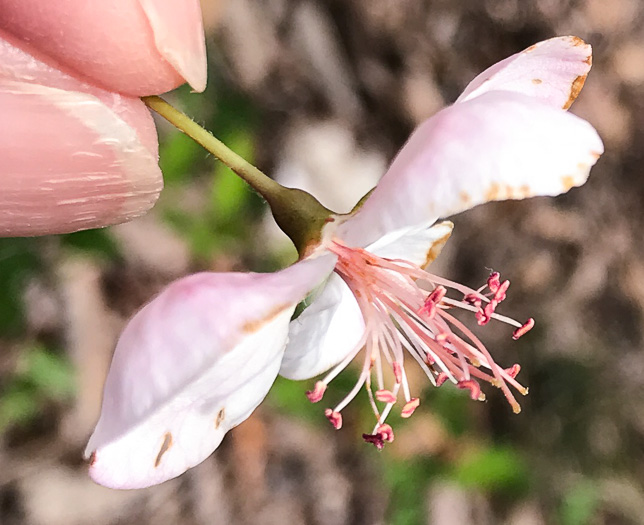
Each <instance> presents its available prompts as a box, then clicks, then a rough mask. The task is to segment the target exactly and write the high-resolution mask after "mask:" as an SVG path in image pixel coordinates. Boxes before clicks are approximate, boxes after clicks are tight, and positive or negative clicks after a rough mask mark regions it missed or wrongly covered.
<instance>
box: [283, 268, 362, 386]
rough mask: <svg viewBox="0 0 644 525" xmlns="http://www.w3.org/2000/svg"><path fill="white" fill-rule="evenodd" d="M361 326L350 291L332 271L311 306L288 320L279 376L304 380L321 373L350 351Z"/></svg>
mask: <svg viewBox="0 0 644 525" xmlns="http://www.w3.org/2000/svg"><path fill="white" fill-rule="evenodd" d="M364 329H365V325H364V321H363V319H362V313H361V312H360V308H359V307H358V303H357V302H356V300H355V297H354V296H353V294H352V293H351V290H349V287H348V286H347V285H346V284H345V283H344V281H343V280H342V279H341V278H340V277H339V276H338V275H337V274H335V273H334V274H332V275H331V277H330V278H329V281H328V282H327V283H326V285H325V286H324V288H323V289H322V291H321V292H320V293H319V295H318V296H317V297H315V298H314V299H313V301H312V303H311V305H310V306H308V307H307V308H306V309H305V310H304V311H303V312H302V314H300V316H299V317H297V318H296V319H294V320H293V321H292V322H291V326H290V328H289V332H288V344H287V346H286V351H285V353H284V360H283V361H282V367H281V369H280V375H282V376H284V377H286V378H288V379H308V378H310V377H315V376H316V375H318V374H321V373H322V372H325V371H326V370H328V369H329V368H331V367H332V366H334V365H336V364H338V363H339V362H340V361H342V360H343V359H344V358H345V357H347V356H348V355H349V354H350V352H351V351H352V350H353V349H354V348H355V346H356V344H357V343H358V341H359V340H360V338H361V337H362V334H363V333H364Z"/></svg>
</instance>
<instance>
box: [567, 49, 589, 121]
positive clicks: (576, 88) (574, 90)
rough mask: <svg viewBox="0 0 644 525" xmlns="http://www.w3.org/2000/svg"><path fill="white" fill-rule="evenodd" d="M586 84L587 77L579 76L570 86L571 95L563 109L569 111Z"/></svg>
mask: <svg viewBox="0 0 644 525" xmlns="http://www.w3.org/2000/svg"><path fill="white" fill-rule="evenodd" d="M582 42H583V40H582ZM584 82H586V75H579V76H578V77H577V78H576V79H575V80H574V81H573V83H572V85H571V86H570V95H569V96H568V100H567V101H566V103H565V104H564V105H563V109H568V108H569V107H570V106H572V103H573V102H574V101H575V99H576V98H577V95H579V92H580V91H581V88H583V87H584Z"/></svg>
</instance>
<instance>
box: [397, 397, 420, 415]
mask: <svg viewBox="0 0 644 525" xmlns="http://www.w3.org/2000/svg"><path fill="white" fill-rule="evenodd" d="M418 405H420V399H418V398H417V397H412V398H411V399H410V400H409V401H407V403H405V404H404V405H403V407H402V410H401V411H400V416H401V417H404V418H408V417H411V415H412V414H413V413H414V410H416V409H417V408H418Z"/></svg>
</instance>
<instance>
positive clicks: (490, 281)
mask: <svg viewBox="0 0 644 525" xmlns="http://www.w3.org/2000/svg"><path fill="white" fill-rule="evenodd" d="M499 286H501V274H500V273H499V272H492V273H491V274H490V276H489V277H488V278H487V287H488V288H489V289H490V292H492V293H493V294H495V293H496V291H497V290H498V289H499Z"/></svg>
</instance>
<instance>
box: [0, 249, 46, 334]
mask: <svg viewBox="0 0 644 525" xmlns="http://www.w3.org/2000/svg"><path fill="white" fill-rule="evenodd" d="M41 268H42V261H41V259H40V255H39V252H38V240H37V239H0V290H2V300H1V301H0V333H1V334H2V335H3V337H5V338H10V337H17V336H19V335H21V334H22V331H23V329H24V304H23V297H24V293H23V292H24V289H25V286H26V285H27V282H28V281H29V278H30V277H31V276H32V275H33V274H34V273H35V272H37V271H38V270H39V269H41Z"/></svg>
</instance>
